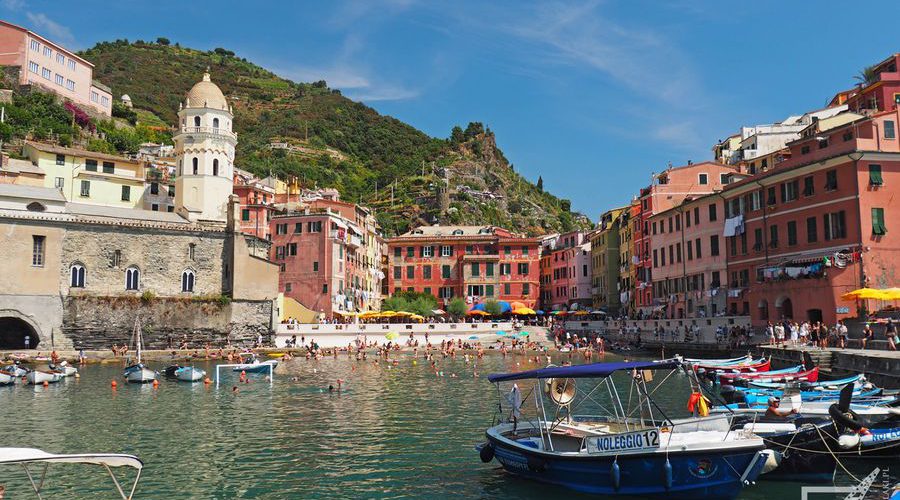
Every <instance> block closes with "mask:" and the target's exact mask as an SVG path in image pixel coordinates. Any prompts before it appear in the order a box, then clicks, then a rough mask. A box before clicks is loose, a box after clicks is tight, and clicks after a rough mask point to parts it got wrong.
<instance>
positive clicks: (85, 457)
mask: <svg viewBox="0 0 900 500" xmlns="http://www.w3.org/2000/svg"><path fill="white" fill-rule="evenodd" d="M24 462H52V463H74V464H94V465H107V466H109V467H133V468H135V469H138V470H140V469H141V468H143V467H144V462H141V459H139V458H138V457H136V456H134V455H122V454H118V453H84V454H76V455H54V454H52V453H47V452H45V451H43V450H38V449H37V448H0V464H16V463H24Z"/></svg>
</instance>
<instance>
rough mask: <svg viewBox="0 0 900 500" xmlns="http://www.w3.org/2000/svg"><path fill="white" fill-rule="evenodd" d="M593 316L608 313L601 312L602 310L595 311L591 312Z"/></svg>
mask: <svg viewBox="0 0 900 500" xmlns="http://www.w3.org/2000/svg"><path fill="white" fill-rule="evenodd" d="M591 314H606V311H601V310H600V309H595V310H593V311H591Z"/></svg>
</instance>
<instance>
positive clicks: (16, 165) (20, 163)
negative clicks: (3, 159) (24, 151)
mask: <svg viewBox="0 0 900 500" xmlns="http://www.w3.org/2000/svg"><path fill="white" fill-rule="evenodd" d="M0 171H6V172H13V173H17V174H36V175H44V174H45V172H44V169H42V168H41V167H38V166H37V165H34V164H33V163H31V162H30V161H28V160H18V159H16V158H10V159H9V160H8V162H7V164H6V165H5V166H3V167H0Z"/></svg>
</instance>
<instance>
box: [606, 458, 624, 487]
mask: <svg viewBox="0 0 900 500" xmlns="http://www.w3.org/2000/svg"><path fill="white" fill-rule="evenodd" d="M609 479H610V480H611V481H612V485H613V489H614V490H615V491H619V486H621V484H622V470H621V469H620V468H619V459H618V458H616V459H615V460H614V461H613V463H612V466H611V467H610V468H609Z"/></svg>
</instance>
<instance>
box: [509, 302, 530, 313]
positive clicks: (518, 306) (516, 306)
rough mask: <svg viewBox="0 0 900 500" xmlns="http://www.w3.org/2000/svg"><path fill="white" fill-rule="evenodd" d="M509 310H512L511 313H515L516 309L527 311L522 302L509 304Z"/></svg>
mask: <svg viewBox="0 0 900 500" xmlns="http://www.w3.org/2000/svg"><path fill="white" fill-rule="evenodd" d="M509 308H510V309H512V310H513V311H515V310H516V309H528V306H526V305H525V303H524V302H519V301H516V302H510V303H509ZM532 314H534V313H532Z"/></svg>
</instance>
